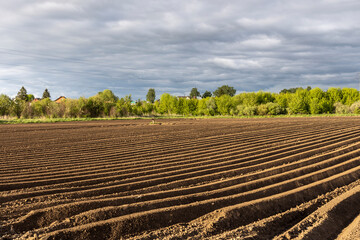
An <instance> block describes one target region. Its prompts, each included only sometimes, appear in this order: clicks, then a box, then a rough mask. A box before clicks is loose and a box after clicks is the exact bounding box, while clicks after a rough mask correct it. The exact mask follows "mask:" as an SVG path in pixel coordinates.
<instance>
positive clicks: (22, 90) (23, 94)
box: [16, 86, 28, 101]
mask: <svg viewBox="0 0 360 240" xmlns="http://www.w3.org/2000/svg"><path fill="white" fill-rule="evenodd" d="M16 99H17V100H22V101H27V99H28V96H27V91H26V89H25V88H24V86H22V87H21V88H20V90H19V92H18V94H17V95H16Z"/></svg>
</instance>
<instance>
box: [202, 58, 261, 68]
mask: <svg viewBox="0 0 360 240" xmlns="http://www.w3.org/2000/svg"><path fill="white" fill-rule="evenodd" d="M208 61H209V62H211V63H214V64H215V65H217V66H219V67H221V68H228V69H249V68H259V67H261V64H260V63H259V62H258V61H255V60H244V59H228V58H220V57H215V58H212V59H209V60H208Z"/></svg>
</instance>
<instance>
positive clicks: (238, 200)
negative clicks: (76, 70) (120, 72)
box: [0, 117, 360, 239]
mask: <svg viewBox="0 0 360 240" xmlns="http://www.w3.org/2000/svg"><path fill="white" fill-rule="evenodd" d="M149 123H150V120H119V121H96V122H67V123H42V124H26V125H21V124H19V125H0V204H1V210H0V221H1V222H0V224H1V227H0V236H2V238H3V239H14V238H20V239H28V238H33V239H37V238H44V239H156V238H158V239H186V238H189V239H231V238H235V239H269V238H275V239H335V238H337V237H338V238H339V239H353V237H359V231H358V229H359V222H360V220H359V217H358V216H359V214H360V180H359V177H360V118H359V117H321V118H274V119H200V120H196V119H181V120H179V119H171V120H165V119H161V120H158V123H161V124H153V125H149ZM0 238H1V237H0Z"/></svg>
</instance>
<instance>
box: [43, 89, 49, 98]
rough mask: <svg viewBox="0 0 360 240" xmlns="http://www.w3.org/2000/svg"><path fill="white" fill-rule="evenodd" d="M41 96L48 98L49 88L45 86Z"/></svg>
mask: <svg viewBox="0 0 360 240" xmlns="http://www.w3.org/2000/svg"><path fill="white" fill-rule="evenodd" d="M42 98H43V99H45V98H50V93H49V90H48V89H47V88H46V89H45V91H44V92H43V95H42Z"/></svg>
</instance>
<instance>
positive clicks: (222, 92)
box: [213, 85, 236, 97]
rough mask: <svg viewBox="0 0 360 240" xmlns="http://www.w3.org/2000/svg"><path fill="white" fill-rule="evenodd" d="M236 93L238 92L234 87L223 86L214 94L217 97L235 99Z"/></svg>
mask: <svg viewBox="0 0 360 240" xmlns="http://www.w3.org/2000/svg"><path fill="white" fill-rule="evenodd" d="M235 93H236V90H235V89H234V88H233V87H230V86H228V85H223V86H221V87H218V89H216V90H215V92H214V93H213V94H214V96H215V97H220V96H222V95H229V96H230V97H233V96H234V95H235Z"/></svg>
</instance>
